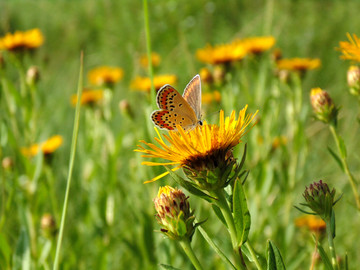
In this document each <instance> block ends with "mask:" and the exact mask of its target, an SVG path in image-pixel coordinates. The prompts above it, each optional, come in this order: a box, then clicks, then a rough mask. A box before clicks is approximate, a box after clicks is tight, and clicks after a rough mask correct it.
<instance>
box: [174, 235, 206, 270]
mask: <svg viewBox="0 0 360 270" xmlns="http://www.w3.org/2000/svg"><path fill="white" fill-rule="evenodd" d="M180 245H181V247H182V248H183V249H184V251H185V253H186V255H187V256H188V258H189V259H190V261H191V263H192V264H193V266H194V267H195V269H196V270H202V269H204V268H203V267H202V266H201V264H200V262H199V260H198V258H197V257H196V255H195V253H194V250H193V249H192V248H191V245H190V241H189V239H184V240H181V241H180Z"/></svg>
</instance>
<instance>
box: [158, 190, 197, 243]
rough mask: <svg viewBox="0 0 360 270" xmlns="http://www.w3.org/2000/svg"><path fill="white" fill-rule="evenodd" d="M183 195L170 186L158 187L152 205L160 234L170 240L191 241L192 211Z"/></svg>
mask: <svg viewBox="0 0 360 270" xmlns="http://www.w3.org/2000/svg"><path fill="white" fill-rule="evenodd" d="M187 199H188V198H187V197H186V196H185V194H184V193H183V192H182V191H181V190H179V189H175V188H172V187H170V186H165V187H160V188H159V192H158V195H157V197H156V198H155V199H154V205H155V209H156V212H157V215H156V217H157V220H158V222H159V224H160V225H161V226H162V229H161V232H163V233H164V234H165V235H167V236H168V237H169V238H170V239H173V240H181V239H183V238H187V239H191V237H192V235H193V234H194V231H195V225H194V220H195V217H194V216H193V213H194V212H193V211H190V205H189V202H188V200H187Z"/></svg>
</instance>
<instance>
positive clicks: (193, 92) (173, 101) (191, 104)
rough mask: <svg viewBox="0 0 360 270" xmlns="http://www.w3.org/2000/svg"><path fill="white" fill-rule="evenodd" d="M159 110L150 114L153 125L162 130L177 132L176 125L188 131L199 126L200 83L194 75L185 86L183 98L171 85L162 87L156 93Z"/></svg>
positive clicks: (198, 77) (197, 76) (198, 78)
mask: <svg viewBox="0 0 360 270" xmlns="http://www.w3.org/2000/svg"><path fill="white" fill-rule="evenodd" d="M156 103H157V105H158V107H159V109H160V110H157V111H154V112H153V113H152V114H151V119H152V121H153V122H154V124H155V125H157V126H158V127H160V128H162V129H168V130H177V127H176V126H177V125H178V126H181V127H182V128H183V129H184V130H189V129H192V128H194V127H196V126H197V125H201V124H202V123H201V120H200V119H201V83H200V76H199V75H196V76H195V77H194V78H193V79H192V80H191V81H190V82H189V83H188V85H187V86H186V88H185V90H184V94H183V96H181V94H180V93H179V92H178V91H176V89H175V88H173V87H172V86H171V85H168V84H167V85H164V86H163V87H162V88H161V89H160V90H159V91H158V93H157V96H156Z"/></svg>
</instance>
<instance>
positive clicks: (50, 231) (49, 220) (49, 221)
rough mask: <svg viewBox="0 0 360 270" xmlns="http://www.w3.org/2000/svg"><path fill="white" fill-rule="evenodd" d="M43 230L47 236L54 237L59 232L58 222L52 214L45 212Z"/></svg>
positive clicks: (42, 220) (42, 222) (42, 223)
mask: <svg viewBox="0 0 360 270" xmlns="http://www.w3.org/2000/svg"><path fill="white" fill-rule="evenodd" d="M41 230H42V233H43V235H44V236H45V237H47V238H52V237H53V236H55V234H56V232H57V228H56V222H55V219H54V217H53V216H52V215H51V214H48V213H46V214H44V215H43V216H42V217H41Z"/></svg>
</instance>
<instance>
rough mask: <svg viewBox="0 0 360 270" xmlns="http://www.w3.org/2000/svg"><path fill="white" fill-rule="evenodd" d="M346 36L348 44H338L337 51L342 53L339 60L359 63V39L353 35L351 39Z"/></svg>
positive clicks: (341, 42)
mask: <svg viewBox="0 0 360 270" xmlns="http://www.w3.org/2000/svg"><path fill="white" fill-rule="evenodd" d="M346 35H347V37H348V39H349V41H350V42H348V41H340V42H339V45H340V48H337V49H338V50H339V51H341V52H342V55H341V56H340V58H342V59H347V60H353V61H357V62H360V39H359V38H358V37H357V36H356V35H355V34H353V37H351V35H350V34H349V33H347V34H346Z"/></svg>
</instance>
